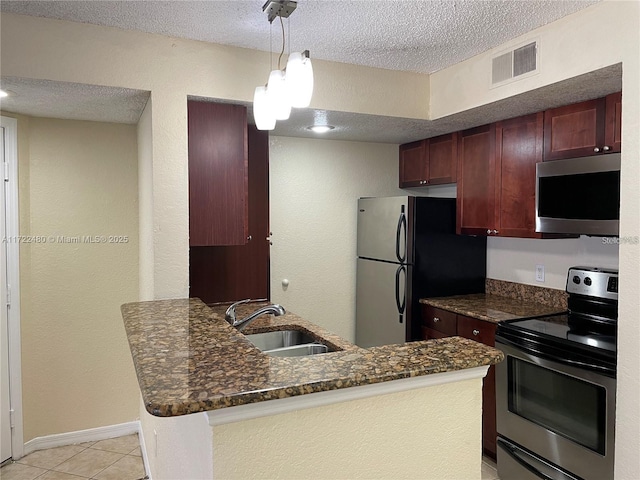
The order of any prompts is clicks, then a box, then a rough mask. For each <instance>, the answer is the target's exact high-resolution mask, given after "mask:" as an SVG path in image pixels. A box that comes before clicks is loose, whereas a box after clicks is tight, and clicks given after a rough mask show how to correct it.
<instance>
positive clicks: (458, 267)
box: [411, 233, 487, 340]
mask: <svg viewBox="0 0 640 480" xmlns="http://www.w3.org/2000/svg"><path fill="white" fill-rule="evenodd" d="M414 245H415V251H414V268H413V282H412V288H413V291H412V295H411V297H412V302H411V310H412V315H411V317H412V322H411V332H412V336H413V339H414V340H415V339H419V338H420V304H419V300H420V299H421V298H428V297H448V296H451V295H465V294H470V293H484V291H485V278H486V276H487V239H486V237H472V236H467V235H455V234H453V233H450V234H445V233H424V234H416V236H415V238H414Z"/></svg>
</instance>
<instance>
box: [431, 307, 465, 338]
mask: <svg viewBox="0 0 640 480" xmlns="http://www.w3.org/2000/svg"><path fill="white" fill-rule="evenodd" d="M422 325H423V326H425V327H427V328H430V329H432V330H437V331H438V332H441V333H445V334H446V335H447V336H450V335H455V334H456V331H457V329H456V314H455V313H453V312H448V311H446V310H441V309H439V308H435V307H432V306H430V305H422Z"/></svg>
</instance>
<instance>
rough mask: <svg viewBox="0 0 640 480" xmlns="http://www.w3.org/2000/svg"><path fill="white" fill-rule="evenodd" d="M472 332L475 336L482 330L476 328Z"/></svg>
mask: <svg viewBox="0 0 640 480" xmlns="http://www.w3.org/2000/svg"><path fill="white" fill-rule="evenodd" d="M472 333H473V334H474V335H475V336H478V334H479V333H480V330H474V331H473V332H472Z"/></svg>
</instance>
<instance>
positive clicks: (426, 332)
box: [420, 327, 451, 340]
mask: <svg viewBox="0 0 640 480" xmlns="http://www.w3.org/2000/svg"><path fill="white" fill-rule="evenodd" d="M420 328H421V329H422V340H436V339H438V338H447V337H450V336H451V335H449V334H448V333H442V332H439V331H438V330H433V329H431V328H427V327H420Z"/></svg>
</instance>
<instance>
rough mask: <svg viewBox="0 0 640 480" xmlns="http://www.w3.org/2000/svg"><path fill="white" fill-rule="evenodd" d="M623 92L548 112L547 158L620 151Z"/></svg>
mask: <svg viewBox="0 0 640 480" xmlns="http://www.w3.org/2000/svg"><path fill="white" fill-rule="evenodd" d="M621 119H622V94H621V93H614V94H611V95H609V96H607V97H605V98H597V99H595V100H588V101H586V102H580V103H575V104H573V105H567V106H564V107H558V108H553V109H551V110H547V111H545V112H544V160H545V161H549V160H561V159H566V158H575V157H585V156H589V155H597V154H602V153H611V152H619V151H620V132H621V128H620V122H621Z"/></svg>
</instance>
